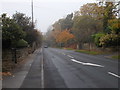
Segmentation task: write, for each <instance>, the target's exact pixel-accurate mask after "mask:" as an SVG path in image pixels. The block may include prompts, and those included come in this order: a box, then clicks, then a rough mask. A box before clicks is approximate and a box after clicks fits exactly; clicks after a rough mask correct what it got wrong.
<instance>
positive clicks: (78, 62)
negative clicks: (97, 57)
mask: <svg viewBox="0 0 120 90" xmlns="http://www.w3.org/2000/svg"><path fill="white" fill-rule="evenodd" d="M71 60H72V61H73V62H76V63H80V64H84V63H83V62H80V61H77V60H75V59H71Z"/></svg>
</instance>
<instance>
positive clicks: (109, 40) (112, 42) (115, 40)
mask: <svg viewBox="0 0 120 90" xmlns="http://www.w3.org/2000/svg"><path fill="white" fill-rule="evenodd" d="M119 42H120V36H119V35H118V34H106V35H105V36H102V37H101V38H100V45H102V46H103V47H110V46H119V45H120V43H119Z"/></svg>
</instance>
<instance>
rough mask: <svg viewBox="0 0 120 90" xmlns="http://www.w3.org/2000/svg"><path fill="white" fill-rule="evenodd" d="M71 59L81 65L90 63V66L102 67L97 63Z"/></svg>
mask: <svg viewBox="0 0 120 90" xmlns="http://www.w3.org/2000/svg"><path fill="white" fill-rule="evenodd" d="M71 60H72V61H73V62H76V63H80V64H82V65H90V66H97V67H104V66H102V65H98V64H93V63H84V62H80V61H78V60H75V59H71Z"/></svg>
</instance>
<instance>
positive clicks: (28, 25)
mask: <svg viewBox="0 0 120 90" xmlns="http://www.w3.org/2000/svg"><path fill="white" fill-rule="evenodd" d="M13 19H14V20H15V21H16V23H17V24H18V25H19V26H20V27H21V28H22V30H23V31H29V30H32V29H33V27H35V26H33V27H32V21H31V18H30V17H28V16H26V15H25V14H23V13H20V12H16V13H15V14H14V15H13Z"/></svg>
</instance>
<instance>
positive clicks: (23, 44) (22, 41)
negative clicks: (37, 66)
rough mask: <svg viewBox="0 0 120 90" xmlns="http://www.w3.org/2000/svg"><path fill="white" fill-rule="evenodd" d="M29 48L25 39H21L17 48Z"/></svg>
mask: <svg viewBox="0 0 120 90" xmlns="http://www.w3.org/2000/svg"><path fill="white" fill-rule="evenodd" d="M27 46H28V42H27V41H25V40H23V39H20V40H19V41H18V42H17V47H19V48H20V47H27Z"/></svg>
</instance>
